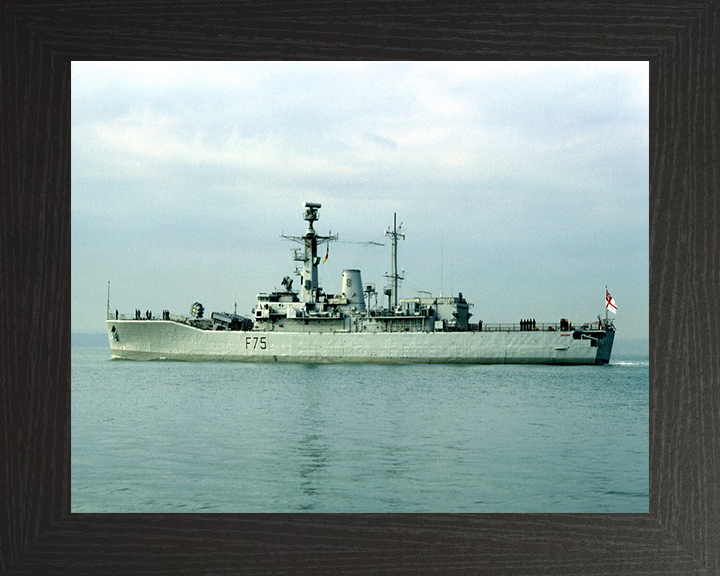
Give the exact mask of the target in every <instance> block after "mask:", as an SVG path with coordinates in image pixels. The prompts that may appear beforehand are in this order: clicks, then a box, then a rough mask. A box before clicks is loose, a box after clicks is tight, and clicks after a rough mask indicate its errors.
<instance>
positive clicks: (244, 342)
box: [107, 320, 614, 364]
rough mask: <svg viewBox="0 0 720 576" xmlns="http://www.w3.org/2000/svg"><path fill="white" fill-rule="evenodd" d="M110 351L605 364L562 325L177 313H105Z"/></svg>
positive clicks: (604, 346)
mask: <svg viewBox="0 0 720 576" xmlns="http://www.w3.org/2000/svg"><path fill="white" fill-rule="evenodd" d="M107 329H108V337H109V342H110V349H111V353H112V357H113V358H122V359H128V360H157V359H168V360H185V361H208V360H209V361H215V360H228V361H236V362H304V363H335V362H369V363H473V364H606V363H608V362H609V360H610V353H611V350H612V340H613V336H614V332H612V331H608V332H607V335H606V337H605V338H604V340H603V341H601V343H600V344H599V345H595V344H594V343H593V340H591V339H585V338H574V337H573V333H572V332H570V331H568V332H562V331H546V332H541V331H531V332H518V331H508V332H478V331H467V332H428V333H426V332H419V333H418V332H407V333H402V332H394V333H387V332H385V333H384V332H374V333H363V332H347V333H343V332H329V333H297V332H261V331H248V332H244V331H232V332H231V331H213V330H200V329H197V328H194V327H191V326H188V325H185V324H182V323H179V322H175V321H163V320H108V321H107Z"/></svg>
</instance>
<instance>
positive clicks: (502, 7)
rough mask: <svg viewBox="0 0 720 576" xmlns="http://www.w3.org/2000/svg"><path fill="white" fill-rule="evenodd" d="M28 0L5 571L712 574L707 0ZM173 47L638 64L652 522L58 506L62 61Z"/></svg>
mask: <svg viewBox="0 0 720 576" xmlns="http://www.w3.org/2000/svg"><path fill="white" fill-rule="evenodd" d="M26 4H27V3H23V2H20V1H19V0H12V1H6V2H4V3H3V4H0V86H1V87H2V91H1V92H0V123H1V124H0V187H1V189H2V192H3V196H2V197H3V200H2V210H0V327H1V330H0V338H1V341H0V435H1V442H0V450H1V451H2V452H1V453H0V463H1V464H2V467H1V468H0V486H1V487H2V488H0V572H2V573H7V574H131V573H135V574H260V573H262V574H295V573H298V572H304V573H311V574H338V573H343V574H377V573H407V574H432V573H443V574H445V573H452V574H455V573H457V574H464V573H468V574H477V573H483V574H485V573H492V574H513V575H520V574H523V575H524V574H528V575H530V574H541V575H542V574H560V575H563V574H597V575H616V574H667V575H679V574H683V575H685V574H697V575H709V574H720V546H719V545H718V543H719V542H720V383H719V382H718V377H719V375H720V365H719V363H720V353H719V352H718V331H719V328H718V326H719V325H720V322H719V321H718V318H720V314H718V312H719V311H720V310H719V308H720V305H719V304H718V302H719V299H718V290H719V288H720V282H719V280H720V277H719V275H720V266H719V263H720V262H719V260H720V250H719V249H718V225H719V222H718V192H719V186H718V184H719V181H718V180H719V178H718V171H719V170H720V154H719V151H720V146H719V144H720V142H719V139H720V136H719V130H718V128H719V118H718V116H719V114H720V108H719V103H718V94H719V93H720V91H719V90H718V89H719V85H718V77H719V75H720V62H718V46H719V44H720V42H719V36H718V35H719V33H720V21H719V16H718V1H715V0H714V1H703V2H683V3H679V2H659V1H657V2H630V3H626V2H615V1H613V2H604V3H598V2H593V3H578V2H576V1H573V2H553V1H551V2H544V3H508V4H502V3H493V4H482V5H481V3H476V2H473V3H465V2H450V3H446V4H442V5H441V6H439V5H435V4H434V3H430V2H426V1H405V2H376V3H367V2H360V1H340V0H334V1H329V2H303V3H300V4H298V3H295V2H255V1H252V0H247V1H244V2H243V1H232V2H231V1H218V0H208V1H206V2H195V1H193V2H189V1H186V0H173V1H160V0H149V1H147V2H132V1H130V2H111V1H104V0H98V1H94V2H65V3H62V4H59V5H56V4H55V3H47V4H43V3H30V4H28V5H26ZM476 4H477V5H476ZM165 58H172V59H267V58H273V59H301V58H321V59H335V58H345V59H348V58H350V59H365V58H381V59H435V58H438V59H455V58H457V59H583V60H591V59H633V60H649V61H650V65H651V90H650V99H651V106H650V125H651V142H650V173H651V188H650V197H651V200H650V224H651V226H650V282H651V294H652V297H651V313H650V318H651V342H650V349H651V368H650V374H651V377H650V379H651V387H650V469H651V479H650V495H651V496H650V513H649V514H637V515H622V514H606V515H600V514H598V515H587V514H579V515H537V514H533V515H530V514H524V515H522V514H521V515H506V514H491V515H490V514H488V515H482V514H480V515H474V514H467V515H403V514H384V515H328V514H308V515H283V514H279V515H278V514H272V515H120V514H118V515H84V514H74V515H73V514H70V513H69V510H70V449H71V446H70V288H71V287H70V202H71V191H70V166H71V165H70V160H71V159H70V121H69V120H70V112H69V110H70V62H71V60H73V59H76V60H79V59H165Z"/></svg>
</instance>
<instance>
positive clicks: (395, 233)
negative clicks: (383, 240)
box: [385, 212, 405, 310]
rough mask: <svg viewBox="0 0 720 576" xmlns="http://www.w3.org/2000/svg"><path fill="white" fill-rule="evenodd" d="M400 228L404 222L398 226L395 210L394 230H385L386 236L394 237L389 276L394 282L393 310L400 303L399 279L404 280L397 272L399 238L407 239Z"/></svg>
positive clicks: (391, 296) (392, 289)
mask: <svg viewBox="0 0 720 576" xmlns="http://www.w3.org/2000/svg"><path fill="white" fill-rule="evenodd" d="M400 230H402V222H401V223H400V228H398V226H397V212H393V229H392V231H390V228H388V229H387V230H385V236H390V238H391V239H392V271H391V274H390V276H389V278H390V280H391V282H392V283H391V288H390V290H391V292H390V298H391V300H392V309H393V310H394V309H395V308H397V305H398V280H404V278H403V277H402V276H399V275H398V273H397V241H398V238H402V239H403V240H405V234H403V233H402V232H400Z"/></svg>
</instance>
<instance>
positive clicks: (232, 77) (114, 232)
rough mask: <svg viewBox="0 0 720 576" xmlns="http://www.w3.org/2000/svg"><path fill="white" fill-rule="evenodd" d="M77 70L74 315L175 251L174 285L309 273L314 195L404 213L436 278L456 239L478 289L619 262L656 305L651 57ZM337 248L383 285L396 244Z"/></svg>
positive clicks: (572, 286)
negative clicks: (302, 241) (651, 255)
mask: <svg viewBox="0 0 720 576" xmlns="http://www.w3.org/2000/svg"><path fill="white" fill-rule="evenodd" d="M72 83H73V86H72V195H73V203H72V211H73V279H74V280H73V319H74V320H73V322H74V326H75V325H78V326H89V325H96V324H94V323H95V322H96V319H95V317H96V315H97V302H94V303H93V302H92V298H93V296H91V295H90V294H91V292H92V293H93V294H94V293H96V292H97V290H95V288H96V287H97V285H99V284H103V283H104V282H106V281H107V277H110V276H112V277H114V278H116V279H121V278H126V279H128V280H127V283H129V284H132V285H133V288H132V290H134V291H135V292H134V293H135V294H136V295H137V296H136V297H138V298H139V297H140V295H142V294H148V293H152V292H157V290H158V284H163V275H162V274H161V273H159V272H157V271H156V270H155V269H154V267H153V266H156V265H158V264H157V263H164V264H166V265H167V266H172V267H173V268H172V269H173V270H176V271H177V270H182V273H178V274H175V272H173V275H172V278H169V279H168V281H171V282H173V283H175V284H174V285H173V288H172V290H171V291H172V293H173V296H172V297H173V298H177V299H178V300H179V299H180V298H181V296H180V294H181V293H182V292H193V293H195V292H198V291H202V290H203V289H208V290H209V288H208V284H209V283H212V291H213V293H214V294H219V293H220V292H223V291H224V292H226V293H227V292H233V293H234V292H235V291H238V290H240V291H242V292H247V294H249V296H247V298H248V302H249V303H248V304H247V305H248V306H249V305H251V300H252V297H253V296H254V295H255V294H256V293H257V292H258V291H262V290H267V289H271V288H272V285H274V284H275V283H277V280H276V277H279V278H282V276H283V275H285V274H287V273H289V272H292V262H291V261H290V260H289V258H288V254H289V250H288V248H287V246H285V245H284V244H283V243H282V242H280V241H279V239H278V235H279V234H280V232H282V231H284V232H286V233H293V234H297V233H301V232H302V229H303V228H302V227H303V225H304V223H303V222H302V219H301V218H300V204H301V203H302V202H303V201H306V200H313V201H319V202H322V203H323V208H322V210H321V214H320V222H319V224H320V225H321V227H322V228H321V229H325V228H328V229H332V230H333V231H334V232H340V234H341V239H348V240H350V239H352V240H358V241H362V240H371V239H373V240H378V239H380V240H381V239H382V231H383V230H384V229H385V227H387V225H388V224H390V223H391V221H392V213H393V212H397V213H398V214H399V217H400V218H401V219H402V220H404V221H405V222H406V223H407V231H408V237H407V238H408V239H407V241H406V242H405V243H404V245H403V247H402V252H401V254H404V257H405V256H406V257H407V260H406V262H405V267H406V268H407V269H408V271H412V272H409V274H410V273H411V274H412V275H413V277H414V278H415V281H414V284H415V285H417V286H420V285H421V284H425V282H427V283H428V284H431V285H432V286H430V287H427V288H422V289H432V290H435V291H437V290H438V289H439V288H440V286H439V281H438V278H439V275H438V274H437V268H438V267H439V260H440V258H439V253H440V244H442V245H443V246H444V249H443V250H444V253H445V258H446V261H445V264H444V266H447V267H448V268H446V271H447V270H450V269H451V268H452V269H453V270H454V272H453V278H454V280H455V282H454V284H457V286H456V287H455V288H458V287H460V281H461V280H462V281H464V282H466V285H465V286H464V287H460V290H463V291H464V293H465V294H466V295H467V296H468V297H469V298H471V299H472V298H473V297H475V298H476V299H477V300H478V301H479V300H480V299H481V297H483V299H484V296H485V295H486V291H487V290H495V291H497V293H496V294H494V298H493V300H495V301H498V300H502V299H503V298H504V297H505V294H504V293H513V294H515V293H522V294H525V296H523V298H524V299H526V300H527V302H531V301H532V299H533V294H534V293H536V292H537V291H542V290H547V289H548V288H547V287H548V286H549V285H551V284H552V285H553V290H555V288H556V286H555V284H554V283H555V282H557V278H558V277H557V272H556V271H557V270H563V274H562V278H563V279H564V282H565V286H564V287H563V289H564V291H566V292H571V293H574V295H571V296H568V297H567V300H568V302H570V301H573V302H574V301H575V299H577V298H578V296H577V294H579V293H581V292H583V293H584V292H586V291H588V290H591V289H594V288H595V284H598V282H599V283H600V284H602V287H603V288H604V285H605V283H606V282H607V283H611V282H612V280H613V279H615V278H617V279H618V282H619V283H620V282H622V283H621V284H619V286H618V287H619V288H620V289H621V291H620V292H619V293H618V298H619V297H620V294H622V289H624V286H623V284H626V285H627V288H626V289H627V290H628V291H629V292H632V293H633V294H635V295H636V298H637V302H636V303H634V302H633V300H632V298H631V299H630V301H629V302H628V300H627V299H626V298H623V301H624V302H628V304H629V306H628V307H627V308H625V310H629V309H630V308H631V307H633V306H634V307H635V308H636V309H638V310H639V309H642V308H646V303H647V300H648V287H647V286H646V285H644V284H643V282H645V280H644V278H646V276H647V274H646V272H645V273H643V274H639V273H638V271H639V270H645V271H646V270H647V267H648V262H647V237H648V180H649V174H648V163H649V149H648V136H649V129H648V114H649V109H648V90H649V74H648V66H647V63H642V62H629V63H622V62H608V63H593V62H578V63H573V62H550V63H537V62H518V63H513V62H498V63H492V62H456V63H435V62H433V63H385V62H382V63H368V62H350V63H348V62H342V63H319V62H313V63H297V62H262V63H245V62H240V63H234V62H210V63H202V62H191V63H184V62H176V63H167V62H162V63H156V62H131V63H102V62H75V63H73V69H72ZM331 250H332V251H333V259H332V262H333V266H335V264H337V266H338V267H339V268H338V269H337V270H335V275H337V276H338V278H339V274H340V272H341V267H342V264H340V262H341V261H342V258H343V257H345V258H347V259H348V260H352V261H354V262H357V263H359V264H358V265H359V266H360V265H362V266H363V267H364V268H363V278H364V279H365V280H367V281H374V282H377V283H382V282H383V280H382V272H384V269H385V268H387V264H386V263H385V260H387V259H388V258H389V257H388V255H387V254H385V253H384V252H382V249H379V250H380V252H372V251H363V250H361V249H359V248H357V247H355V248H353V247H352V245H337V246H333V247H331ZM101 254H113V255H114V257H113V259H112V260H108V259H103V258H102V257H101ZM429 254H431V255H432V257H430V256H428V255H429ZM613 254H614V256H613ZM183 255H186V256H187V257H186V258H185V257H183ZM449 255H452V263H451V262H450V260H447V258H449V257H450V256H449ZM178 259H182V263H180V261H179V260H178ZM143 262H145V264H144V263H143ZM150 262H153V263H155V264H154V265H153V266H151V265H150V264H149V263H150ZM194 265H198V266H201V267H202V266H205V267H208V266H210V267H212V271H211V272H207V273H203V274H202V275H193V273H192V270H194V269H196V268H193V266H194ZM353 266H354V264H353ZM138 269H142V270H143V272H144V274H145V276H146V277H152V278H153V283H152V284H145V283H144V282H143V281H142V280H141V279H139V278H138V277H134V278H133V280H132V282H131V281H130V280H129V278H130V277H131V275H132V272H131V271H132V270H138ZM235 270H242V271H243V281H242V282H240V281H239V279H238V276H237V275H236V274H235V272H234V271H235ZM331 270H332V268H331V267H329V268H328V271H327V279H328V281H331V279H332V278H333V277H334V276H333V274H332V273H331ZM549 270H550V271H549ZM596 270H602V271H603V274H604V275H605V276H606V278H604V279H602V278H600V277H599V276H600V275H599V274H596V272H595V271H596ZM224 272H227V273H228V274H227V276H228V278H227V279H223V273H224ZM513 276H515V277H516V278H519V279H520V280H518V282H519V283H518V284H513V285H512V289H510V287H509V286H508V287H507V289H503V288H502V285H501V283H500V282H499V280H498V281H496V280H495V279H500V278H502V281H503V282H511V279H512V277H513ZM209 277H211V278H212V280H209ZM446 278H449V276H446ZM533 278H536V279H537V282H538V284H537V286H536V287H535V288H528V286H527V283H528V282H532V279H533ZM577 278H582V280H577ZM588 279H589V280H588ZM251 280H252V282H251ZM118 281H119V280H118ZM333 281H334V280H333ZM239 284H241V286H240V287H238V285H239ZM80 286H89V287H95V288H92V290H91V289H88V291H86V292H84V291H83V290H82V289H81V288H79V287H80ZM408 289H409V285H408ZM161 290H162V291H165V293H166V294H168V295H169V289H168V288H167V286H163V287H162V289H161ZM445 290H446V291H447V286H446V287H445ZM130 291H131V290H130V289H129V288H128V292H130ZM456 291H457V290H456ZM99 292H100V293H102V290H100V291H99ZM616 292H617V291H616ZM623 296H625V295H624V294H623ZM170 304H171V303H167V302H166V303H163V304H161V307H162V308H168V307H170V308H172V306H171V305H170ZM208 305H210V304H208ZM513 305H515V307H516V308H517V307H520V303H518V302H510V303H508V304H507V308H505V307H504V306H503V307H496V308H495V310H497V311H498V313H500V312H508V313H510V312H509V310H510V309H512V308H513ZM574 305H576V306H577V307H578V308H581V307H582V303H576V304H574ZM182 306H185V304H182ZM134 307H136V305H135V304H131V305H130V309H131V310H132V309H133V308H134ZM143 308H145V307H143ZM488 312H490V311H489V310H485V311H482V312H481V311H479V310H478V311H477V313H478V315H480V316H481V317H482V316H483V314H486V313H488ZM514 314H515V316H517V314H518V313H514ZM513 319H515V317H514V316H512V317H511V318H510V320H513ZM634 324H635V325H636V327H633V328H632V330H637V331H638V332H640V333H644V334H646V333H647V324H646V322H645V320H643V317H642V316H638V321H637V322H635V323H634Z"/></svg>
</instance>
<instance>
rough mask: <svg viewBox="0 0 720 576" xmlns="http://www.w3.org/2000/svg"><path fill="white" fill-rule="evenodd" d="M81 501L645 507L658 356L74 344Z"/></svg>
mask: <svg viewBox="0 0 720 576" xmlns="http://www.w3.org/2000/svg"><path fill="white" fill-rule="evenodd" d="M71 378H72V460H71V462H72V470H71V474H72V489H71V509H72V512H148V513H150V512H233V513H243V512H472V513H485V512H520V513H527V512H550V513H553V512H590V513H595V512H613V513H617V512H639V513H647V512H648V503H649V490H648V386H649V362H648V358H647V356H645V357H642V356H627V357H622V356H621V357H615V356H613V359H612V362H611V364H610V365H608V366H534V365H528V366H522V365H520V366H518V365H507V366H504V365H493V366H480V365H373V364H320V365H311V364H285V363H272V364H271V363H257V364H252V363H222V362H198V363H195V362H174V361H153V362H133V361H127V360H111V359H110V351H109V349H99V348H73V350H72V364H71Z"/></svg>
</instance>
